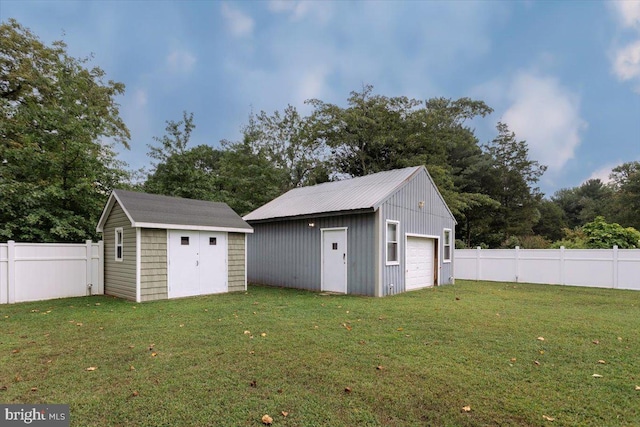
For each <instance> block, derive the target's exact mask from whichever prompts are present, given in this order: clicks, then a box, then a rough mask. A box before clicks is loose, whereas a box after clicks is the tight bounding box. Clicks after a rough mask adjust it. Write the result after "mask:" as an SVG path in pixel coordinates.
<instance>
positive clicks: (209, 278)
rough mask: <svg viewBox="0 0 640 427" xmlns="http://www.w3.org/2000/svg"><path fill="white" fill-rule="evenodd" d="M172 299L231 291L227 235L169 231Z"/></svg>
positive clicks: (170, 294) (170, 295) (170, 293)
mask: <svg viewBox="0 0 640 427" xmlns="http://www.w3.org/2000/svg"><path fill="white" fill-rule="evenodd" d="M168 255H169V292H168V294H169V295H168V296H169V298H177V297H187V296H193V295H205V294H215V293H220V292H226V291H227V234H226V233H219V232H209V231H187V230H170V231H169V253H168Z"/></svg>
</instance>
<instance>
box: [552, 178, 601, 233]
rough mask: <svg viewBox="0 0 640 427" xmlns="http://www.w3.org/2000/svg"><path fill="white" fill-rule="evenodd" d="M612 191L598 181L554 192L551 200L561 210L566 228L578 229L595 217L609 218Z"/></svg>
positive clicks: (592, 180)
mask: <svg viewBox="0 0 640 427" xmlns="http://www.w3.org/2000/svg"><path fill="white" fill-rule="evenodd" d="M612 198H613V190H612V189H611V187H609V186H607V185H605V184H603V183H602V181H600V180H599V179H589V180H587V181H586V182H585V183H583V184H582V185H580V186H579V187H574V188H568V189H567V188H565V189H561V190H558V191H556V193H555V194H554V195H553V197H552V198H551V200H552V201H553V202H554V203H555V204H556V205H557V206H559V207H560V208H561V210H562V212H563V218H564V221H565V223H566V226H567V227H569V228H575V227H580V226H582V225H584V224H586V223H587V222H590V221H593V220H594V219H595V218H596V217H597V216H604V217H609V216H610V215H611V204H612Z"/></svg>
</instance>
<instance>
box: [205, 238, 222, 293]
mask: <svg viewBox="0 0 640 427" xmlns="http://www.w3.org/2000/svg"><path fill="white" fill-rule="evenodd" d="M199 267H200V293H201V294H219V293H221V292H227V234H226V233H214V232H209V231H206V232H205V231H201V232H200V265H199Z"/></svg>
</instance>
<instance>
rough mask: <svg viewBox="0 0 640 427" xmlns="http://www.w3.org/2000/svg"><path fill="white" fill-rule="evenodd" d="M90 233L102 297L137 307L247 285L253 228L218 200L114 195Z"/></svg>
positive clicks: (130, 194) (226, 290)
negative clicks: (98, 241) (100, 252)
mask: <svg viewBox="0 0 640 427" xmlns="http://www.w3.org/2000/svg"><path fill="white" fill-rule="evenodd" d="M97 231H98V232H101V233H102V234H103V240H104V254H105V263H104V293H105V294H107V295H113V296H117V297H120V298H126V299H130V300H134V301H137V302H142V301H152V300H158V299H167V298H179V297H186V296H194V295H206V294H215V293H222V292H232V291H241V290H246V288H247V276H246V271H247V270H246V236H247V234H248V233H252V232H253V229H252V228H251V226H250V225H248V224H247V223H246V222H245V221H243V220H242V218H240V216H239V215H238V214H236V213H235V212H234V211H233V210H232V209H231V208H230V207H229V206H228V205H226V204H225V203H218V202H207V201H202V200H191V199H182V198H177V197H167V196H160V195H156V194H145V193H138V192H133V191H124V190H114V191H113V192H112V193H111V195H110V196H109V200H108V201H107V204H106V206H105V208H104V211H103V212H102V216H101V217H100V221H99V222H98V226H97Z"/></svg>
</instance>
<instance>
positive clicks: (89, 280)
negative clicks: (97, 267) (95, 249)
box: [84, 240, 94, 295]
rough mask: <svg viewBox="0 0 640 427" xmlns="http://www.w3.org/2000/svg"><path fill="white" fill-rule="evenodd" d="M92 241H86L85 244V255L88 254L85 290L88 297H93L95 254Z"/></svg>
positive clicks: (86, 258)
mask: <svg viewBox="0 0 640 427" xmlns="http://www.w3.org/2000/svg"><path fill="white" fill-rule="evenodd" d="M92 243H93V242H92V241H91V240H85V242H84V244H85V249H86V250H85V253H86V257H85V262H86V266H87V281H86V282H87V283H86V286H87V289H85V292H86V295H91V294H92V293H93V286H94V284H93V274H92V273H93V272H92V267H93V265H92V264H93V260H92V258H93V256H92V255H93V253H92V248H91V245H92Z"/></svg>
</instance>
